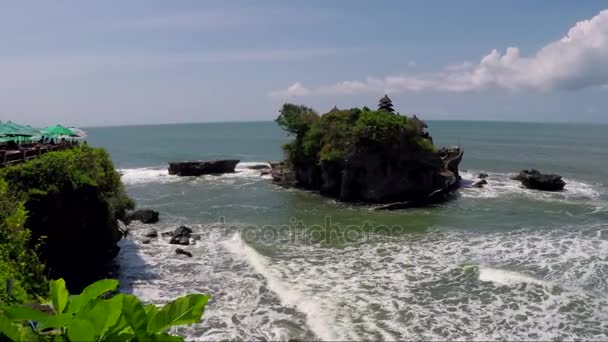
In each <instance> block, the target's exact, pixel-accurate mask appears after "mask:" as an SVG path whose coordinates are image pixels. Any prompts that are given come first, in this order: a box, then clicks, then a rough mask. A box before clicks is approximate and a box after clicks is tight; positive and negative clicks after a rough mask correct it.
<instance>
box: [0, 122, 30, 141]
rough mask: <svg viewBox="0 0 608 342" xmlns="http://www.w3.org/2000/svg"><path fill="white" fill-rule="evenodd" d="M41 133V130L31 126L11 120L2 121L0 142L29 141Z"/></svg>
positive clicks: (0, 123)
mask: <svg viewBox="0 0 608 342" xmlns="http://www.w3.org/2000/svg"><path fill="white" fill-rule="evenodd" d="M39 134H40V132H38V131H37V130H35V129H33V128H32V127H29V126H23V125H20V124H17V123H14V122H11V121H7V122H0V137H2V140H1V141H0V142H7V141H18V142H23V141H29V140H32V137H34V136H35V135H39Z"/></svg>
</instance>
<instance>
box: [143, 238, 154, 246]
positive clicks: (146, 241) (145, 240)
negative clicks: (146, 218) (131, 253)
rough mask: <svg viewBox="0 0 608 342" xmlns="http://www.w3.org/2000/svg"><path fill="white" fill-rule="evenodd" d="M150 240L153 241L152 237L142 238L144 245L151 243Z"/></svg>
mask: <svg viewBox="0 0 608 342" xmlns="http://www.w3.org/2000/svg"><path fill="white" fill-rule="evenodd" d="M150 242H152V240H150V239H148V238H146V239H142V240H141V243H143V244H144V245H147V244H149V243H150Z"/></svg>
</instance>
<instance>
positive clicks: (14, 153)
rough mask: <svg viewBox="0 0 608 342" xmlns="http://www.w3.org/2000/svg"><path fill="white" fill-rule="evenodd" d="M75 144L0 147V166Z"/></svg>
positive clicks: (16, 162)
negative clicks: (14, 147)
mask: <svg viewBox="0 0 608 342" xmlns="http://www.w3.org/2000/svg"><path fill="white" fill-rule="evenodd" d="M74 146H76V145H74V144H70V143H66V144H58V145H36V146H31V147H22V148H19V149H16V150H15V149H6V148H5V149H3V148H2V147H0V167H4V166H9V165H14V164H19V163H23V162H25V161H28V160H31V159H35V158H38V157H40V156H41V155H43V154H46V153H49V152H53V151H62V150H66V149H68V148H72V147H74Z"/></svg>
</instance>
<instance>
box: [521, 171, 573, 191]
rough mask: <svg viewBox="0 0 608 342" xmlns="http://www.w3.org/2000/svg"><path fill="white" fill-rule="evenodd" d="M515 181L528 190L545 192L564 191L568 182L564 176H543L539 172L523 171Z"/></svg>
mask: <svg viewBox="0 0 608 342" xmlns="http://www.w3.org/2000/svg"><path fill="white" fill-rule="evenodd" d="M512 179H513V180H518V181H520V182H521V183H522V184H523V186H525V187H526V188H528V189H535V190H543V191H561V190H564V187H565V186H566V182H564V180H563V179H562V176H560V175H555V174H543V173H541V172H540V171H538V170H534V169H532V170H522V171H521V172H520V173H519V174H518V175H517V176H515V177H513V178H512Z"/></svg>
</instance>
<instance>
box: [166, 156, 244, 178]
mask: <svg viewBox="0 0 608 342" xmlns="http://www.w3.org/2000/svg"><path fill="white" fill-rule="evenodd" d="M238 163H239V160H236V159H227V160H198V161H184V162H171V163H169V174H170V175H178V176H201V175H207V174H222V173H233V172H234V168H235V167H236V164H238Z"/></svg>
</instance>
